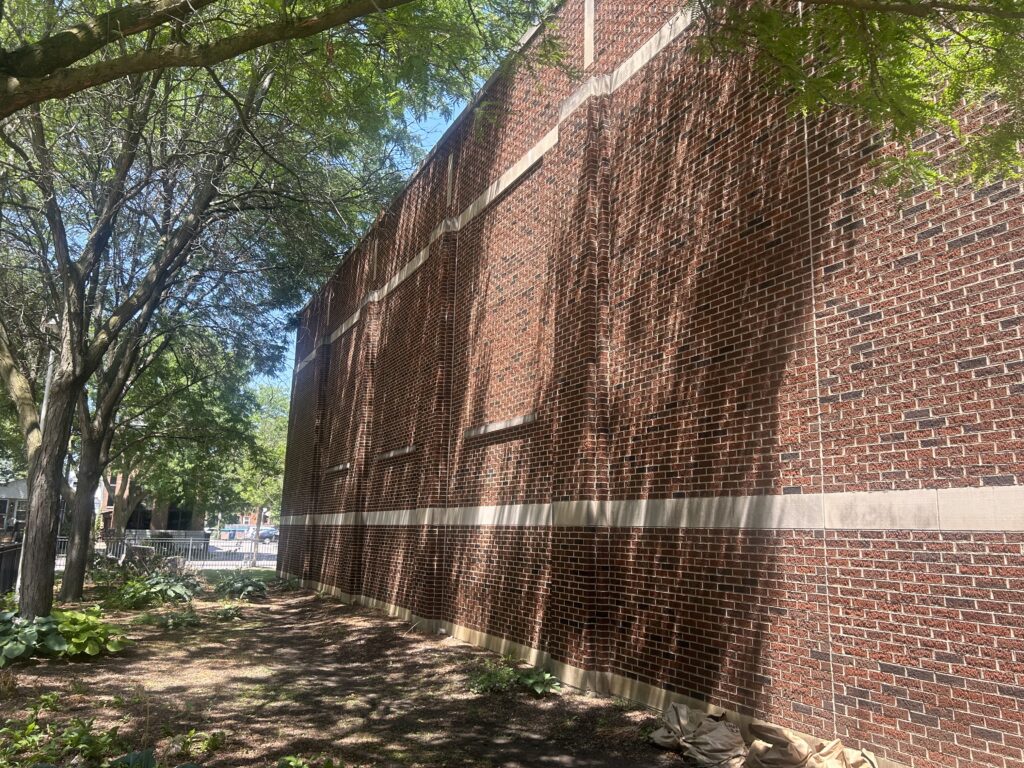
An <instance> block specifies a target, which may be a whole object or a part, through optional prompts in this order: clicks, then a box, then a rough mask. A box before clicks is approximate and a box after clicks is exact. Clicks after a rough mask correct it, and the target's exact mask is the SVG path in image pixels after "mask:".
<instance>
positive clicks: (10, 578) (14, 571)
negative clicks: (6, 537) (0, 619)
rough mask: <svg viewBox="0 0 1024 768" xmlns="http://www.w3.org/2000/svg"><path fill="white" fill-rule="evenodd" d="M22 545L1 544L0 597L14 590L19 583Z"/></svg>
mask: <svg viewBox="0 0 1024 768" xmlns="http://www.w3.org/2000/svg"><path fill="white" fill-rule="evenodd" d="M20 559H21V544H0V595H3V594H6V593H7V592H10V591H11V590H12V589H14V585H15V584H16V583H17V581H18V561H19V560H20Z"/></svg>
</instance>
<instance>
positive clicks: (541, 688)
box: [519, 669, 562, 696]
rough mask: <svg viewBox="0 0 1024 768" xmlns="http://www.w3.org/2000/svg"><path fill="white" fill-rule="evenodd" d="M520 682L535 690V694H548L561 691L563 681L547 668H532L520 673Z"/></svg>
mask: <svg viewBox="0 0 1024 768" xmlns="http://www.w3.org/2000/svg"><path fill="white" fill-rule="evenodd" d="M519 684H520V685H522V686H523V687H525V688H526V689H528V690H530V691H532V692H533V694H534V695H535V696H547V695H548V694H550V693H560V692H561V690H562V683H561V681H560V680H559V679H558V678H557V677H555V676H554V675H552V674H551V673H550V672H548V671H547V670H545V669H531V670H529V671H527V672H520V673H519Z"/></svg>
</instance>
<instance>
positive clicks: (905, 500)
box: [281, 449, 1024, 532]
mask: <svg viewBox="0 0 1024 768" xmlns="http://www.w3.org/2000/svg"><path fill="white" fill-rule="evenodd" d="M399 450H401V449H399ZM281 524H282V525H335V526H347V525H364V526H372V525H399V526H418V525H449V526H510V527H545V526H552V527H565V528H579V527H594V528H730V529H741V530H821V529H825V530H836V531H843V530H851V531H988V532H1005V531H1024V486H1005V487H992V488H988V487H979V488H940V489H932V490H917V491H873V492H863V493H860V492H856V493H826V494H820V493H816V494H800V495H782V496H716V497H699V498H689V499H647V500H626V499H622V500H615V501H586V500H581V501H562V502H555V503H553V504H504V505H494V506H479V507H425V508H419V509H399V510H385V511H373V512H351V513H340V514H337V513H324V514H308V515H286V516H282V518H281Z"/></svg>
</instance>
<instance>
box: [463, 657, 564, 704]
mask: <svg viewBox="0 0 1024 768" xmlns="http://www.w3.org/2000/svg"><path fill="white" fill-rule="evenodd" d="M469 688H470V690H471V691H473V692H474V693H509V692H510V691H513V690H516V689H519V688H525V689H526V690H528V691H530V692H531V693H533V694H534V695H535V696H544V695H546V694H549V693H558V692H559V691H561V690H562V684H561V682H560V681H559V679H558V678H557V677H555V676H554V675H552V674H551V673H550V672H547V671H545V670H543V669H526V670H521V669H517V668H516V662H515V659H514V658H512V657H511V656H505V657H503V658H501V659H498V660H493V659H485V660H484V662H483V664H481V665H480V666H479V668H478V669H477V671H476V672H475V673H474V674H473V675H472V677H470V681H469Z"/></svg>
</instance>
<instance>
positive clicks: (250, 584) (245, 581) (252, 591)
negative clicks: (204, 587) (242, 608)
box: [214, 571, 267, 600]
mask: <svg viewBox="0 0 1024 768" xmlns="http://www.w3.org/2000/svg"><path fill="white" fill-rule="evenodd" d="M214 591H215V592H216V593H217V594H218V595H220V596H221V597H231V598H234V599H236V600H258V599H260V598H262V597H265V596H266V594H267V582H265V581H264V580H263V579H259V578H257V577H255V576H250V575H249V574H247V573H244V572H242V571H235V572H233V573H231V574H229V575H227V576H225V577H224V578H223V579H221V580H220V582H218V584H217V586H216V587H215V588H214Z"/></svg>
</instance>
